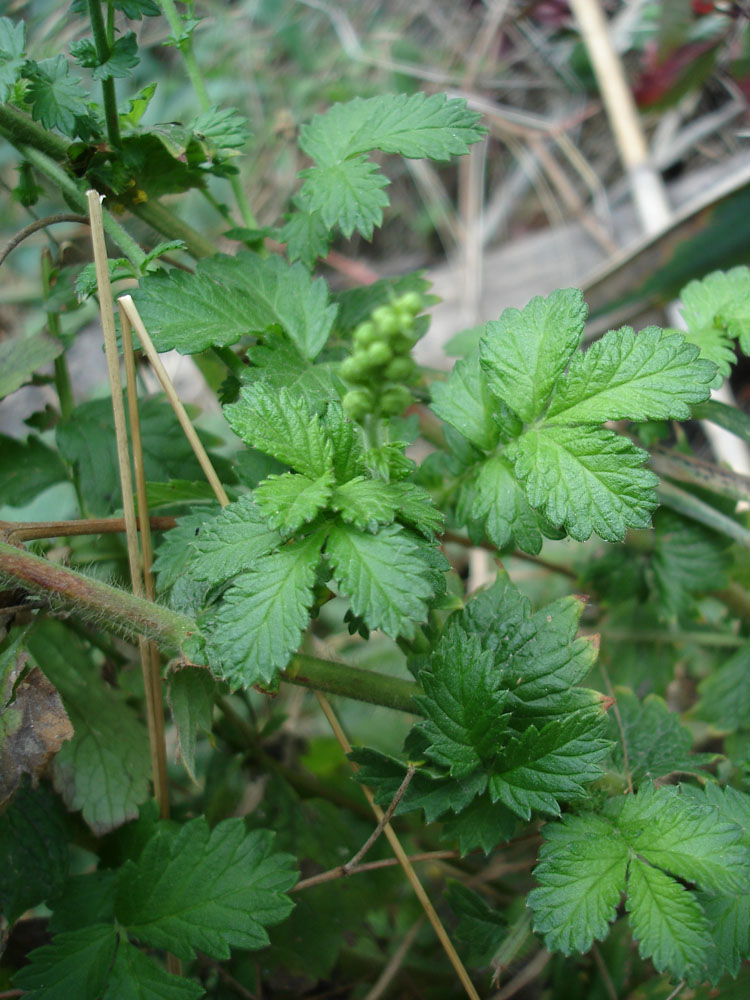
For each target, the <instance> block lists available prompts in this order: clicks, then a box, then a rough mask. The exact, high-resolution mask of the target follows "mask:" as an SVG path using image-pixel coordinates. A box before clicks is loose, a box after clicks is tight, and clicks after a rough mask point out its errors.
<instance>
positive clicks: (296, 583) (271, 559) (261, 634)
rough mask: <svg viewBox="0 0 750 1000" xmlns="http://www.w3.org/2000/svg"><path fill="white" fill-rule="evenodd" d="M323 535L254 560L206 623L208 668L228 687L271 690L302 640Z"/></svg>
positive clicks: (318, 533)
mask: <svg viewBox="0 0 750 1000" xmlns="http://www.w3.org/2000/svg"><path fill="white" fill-rule="evenodd" d="M324 539H325V534H324V533H323V532H317V533H316V534H314V535H312V536H310V537H309V538H305V539H302V540H297V541H294V542H291V543H290V544H288V545H286V546H284V547H283V548H282V549H280V550H279V551H278V552H276V553H274V554H273V555H270V556H264V557H262V558H260V559H256V560H255V561H254V563H253V569H252V571H251V572H249V573H245V574H244V575H243V576H240V577H238V578H237V579H236V580H235V581H234V584H233V585H232V586H231V587H230V588H229V590H228V591H227V592H226V594H225V595H224V598H223V600H222V602H221V605H220V607H219V610H218V612H217V613H216V614H215V615H214V616H213V618H212V620H211V622H210V630H211V639H210V640H209V653H210V656H211V658H210V662H211V663H212V664H215V666H216V669H217V672H218V673H219V674H220V676H222V677H224V678H225V679H226V680H227V681H229V683H230V684H232V685H235V686H242V687H249V686H250V685H252V684H259V683H260V684H267V685H271V684H273V683H274V682H275V681H276V679H277V677H278V670H279V669H281V668H283V667H285V666H286V664H287V662H288V660H289V657H290V656H291V655H292V653H293V652H294V651H295V650H296V649H297V647H298V646H299V644H300V641H301V639H302V632H303V631H304V629H305V627H306V625H307V622H308V619H309V617H310V608H311V606H312V603H313V592H312V588H313V584H314V583H315V570H316V568H317V565H318V562H319V561H320V550H321V547H322V545H323V541H324Z"/></svg>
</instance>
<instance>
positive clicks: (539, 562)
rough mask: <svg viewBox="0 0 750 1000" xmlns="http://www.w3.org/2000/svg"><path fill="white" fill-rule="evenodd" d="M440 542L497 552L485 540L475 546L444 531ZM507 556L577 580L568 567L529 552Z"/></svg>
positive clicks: (573, 571)
mask: <svg viewBox="0 0 750 1000" xmlns="http://www.w3.org/2000/svg"><path fill="white" fill-rule="evenodd" d="M440 540H441V542H453V543H454V544H456V545H463V546H464V548H467V549H487V551H488V552H497V551H498V548H497V545H493V544H492V542H488V541H487V540H485V541H482V542H480V543H479V544H478V545H475V544H474V542H472V540H471V539H470V538H467V537H466V535H459V534H457V533H456V532H454V531H444V532H443V534H442V535H441V536H440ZM508 554H509V555H510V556H512V557H513V558H514V559H524V560H525V561H526V562H531V563H534V565H535V566H539V567H541V568H542V569H548V570H549V571H550V572H551V573H562V575H563V576H569V577H570V578H571V580H577V579H578V574H577V573H576V571H575V570H574V569H571V568H570V567H569V566H559V565H558V564H557V563H552V562H549V561H548V560H547V559H540V557H539V556H533V555H531V554H530V553H529V552H522V551H521V550H520V549H515V550H514V551H513V552H510V553H508Z"/></svg>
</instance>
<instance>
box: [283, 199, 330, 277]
mask: <svg viewBox="0 0 750 1000" xmlns="http://www.w3.org/2000/svg"><path fill="white" fill-rule="evenodd" d="M332 236H333V234H332V233H331V230H330V229H329V227H328V226H327V225H326V224H325V222H324V221H323V216H322V215H321V214H320V212H301V211H298V212H292V214H291V215H290V216H288V218H287V220H286V222H285V223H284V225H283V226H282V227H281V229H280V230H279V234H278V239H279V242H280V243H286V255H287V257H288V259H289V260H291V261H294V260H299V261H301V262H302V263H303V264H304V266H305V267H307V268H312V267H313V265H314V264H315V261H316V260H318V259H319V258H322V257H327V256H328V251H329V249H330V246H331V239H332Z"/></svg>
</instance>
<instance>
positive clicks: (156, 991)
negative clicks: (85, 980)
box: [102, 939, 206, 1000]
mask: <svg viewBox="0 0 750 1000" xmlns="http://www.w3.org/2000/svg"><path fill="white" fill-rule="evenodd" d="M205 995H206V991H205V990H204V989H203V987H202V986H199V985H198V983H196V982H194V981H193V980H191V979H183V978H181V977H179V976H173V975H172V974H171V973H169V972H167V971H166V970H165V969H162V967H161V966H160V965H157V964H156V962H155V961H154V960H153V959H151V958H148V957H147V956H146V955H144V954H143V952H142V951H139V949H138V948H136V947H135V946H134V945H132V944H130V942H129V941H127V940H123V939H121V940H120V943H119V945H118V947H117V954H116V955H115V961H114V965H113V966H112V970H111V971H110V974H109V979H108V980H107V989H106V991H105V992H104V994H103V995H102V1000H198V998H199V997H203V996H205Z"/></svg>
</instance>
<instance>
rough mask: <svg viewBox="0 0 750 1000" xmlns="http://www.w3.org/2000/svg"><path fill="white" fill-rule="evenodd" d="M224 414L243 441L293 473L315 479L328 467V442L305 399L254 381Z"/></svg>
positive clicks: (319, 422) (330, 460) (329, 459)
mask: <svg viewBox="0 0 750 1000" xmlns="http://www.w3.org/2000/svg"><path fill="white" fill-rule="evenodd" d="M224 415H225V416H226V418H227V420H228V421H229V425H230V427H231V428H232V430H233V431H234V432H235V434H237V435H239V437H241V438H242V440H243V441H244V442H245V444H248V445H250V446H251V447H253V448H257V449H258V450H259V451H262V452H264V453H265V454H266V455H273V457H274V458H278V460H279V461H280V462H284V463H285V465H290V466H291V467H292V468H293V469H295V470H296V471H297V472H301V473H302V474H303V475H306V476H309V477H310V478H311V479H317V478H318V476H323V475H325V474H326V473H327V472H328V470H329V469H330V468H331V467H332V463H333V455H332V451H333V449H332V448H331V443H330V441H329V440H328V438H327V437H326V435H325V433H324V431H323V426H322V423H321V421H320V419H319V418H318V417H317V416H315V415H314V414H312V413H311V412H310V408H309V406H308V403H307V401H306V400H305V399H303V398H300V397H299V396H294V395H292V394H291V393H290V392H289V391H288V390H287V389H282V390H281V391H279V392H272V391H271V390H270V389H269V388H268V387H266V386H264V385H261V384H255V385H252V386H248V387H246V388H244V389H243V390H242V392H241V394H240V398H239V400H238V401H237V402H236V403H232V404H231V405H230V406H225V407H224Z"/></svg>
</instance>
